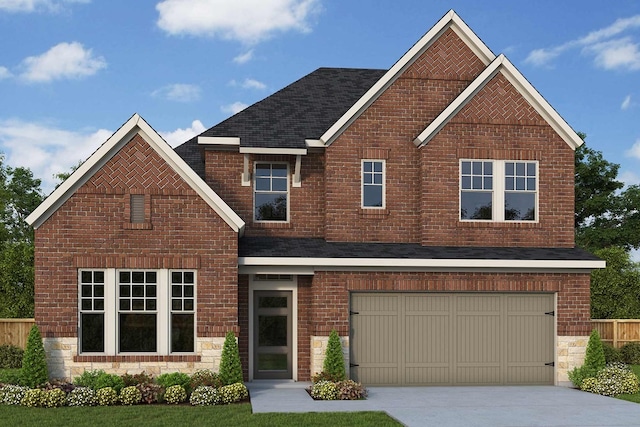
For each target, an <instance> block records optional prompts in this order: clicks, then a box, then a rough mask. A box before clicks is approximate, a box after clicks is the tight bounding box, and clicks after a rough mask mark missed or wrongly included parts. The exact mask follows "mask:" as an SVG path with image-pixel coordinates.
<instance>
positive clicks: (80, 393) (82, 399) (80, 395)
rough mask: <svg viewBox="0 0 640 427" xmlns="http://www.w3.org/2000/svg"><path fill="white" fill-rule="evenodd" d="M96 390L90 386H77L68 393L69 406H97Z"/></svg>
mask: <svg viewBox="0 0 640 427" xmlns="http://www.w3.org/2000/svg"><path fill="white" fill-rule="evenodd" d="M96 403H97V400H96V391H95V390H94V389H92V388H89V387H76V388H74V389H73V390H71V392H70V393H69V394H68V395H67V405H69V406H95V405H96Z"/></svg>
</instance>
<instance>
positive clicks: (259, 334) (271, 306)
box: [253, 291, 292, 379]
mask: <svg viewBox="0 0 640 427" xmlns="http://www.w3.org/2000/svg"><path fill="white" fill-rule="evenodd" d="M291 295H292V293H291V291H255V292H254V293H253V298H254V300H253V310H254V313H253V319H254V320H253V328H254V329H253V330H254V334H253V349H254V350H253V378H255V379H290V378H292V375H291V373H292V369H291V360H292V354H291V352H292V338H291V336H292V335H291V329H292V327H291Z"/></svg>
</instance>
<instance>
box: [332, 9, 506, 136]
mask: <svg viewBox="0 0 640 427" xmlns="http://www.w3.org/2000/svg"><path fill="white" fill-rule="evenodd" d="M449 28H452V29H453V31H455V33H456V34H458V36H460V38H461V39H462V40H463V41H464V42H465V43H466V44H467V45H468V46H469V48H470V49H471V50H472V51H473V52H474V53H475V54H476V55H478V57H479V58H480V60H481V61H482V62H483V63H484V64H485V65H488V64H489V63H490V62H491V61H493V60H494V58H495V55H494V54H493V52H491V50H490V49H489V48H488V47H487V45H485V44H484V42H483V41H482V40H480V38H479V37H478V36H477V35H476V34H475V33H474V32H473V31H472V30H471V28H469V26H468V25H467V24H465V22H464V21H463V20H462V19H461V18H460V17H459V16H458V15H457V14H456V13H455V12H454V11H453V10H450V11H449V12H447V14H445V15H444V16H443V17H442V19H440V20H439V21H438V22H437V23H436V24H435V25H434V26H433V27H432V28H431V29H430V30H429V31H427V33H426V34H425V35H424V36H422V38H421V39H420V40H418V42H416V43H415V44H414V45H413V46H412V47H411V49H409V50H408V51H407V53H405V54H404V55H403V56H402V57H401V58H400V59H399V60H398V61H397V62H396V63H395V64H394V65H393V66H392V67H391V68H390V69H389V71H387V72H386V73H385V74H384V76H382V77H381V78H380V80H378V81H377V82H376V83H375V84H374V85H373V86H372V87H371V88H370V89H369V90H368V91H367V92H366V93H365V94H364V95H363V96H362V97H361V98H360V99H359V100H358V101H357V102H356V103H355V104H354V105H352V106H351V108H349V110H347V112H346V113H344V114H343V115H342V117H340V119H338V121H337V122H335V123H334V124H333V125H332V126H331V127H330V128H329V129H328V130H327V131H326V132H325V133H324V134H323V135H322V136H321V137H320V141H322V142H323V144H325V145H326V146H328V145H331V143H332V142H333V141H334V140H335V139H336V138H337V137H338V136H339V135H340V134H341V133H342V132H343V131H344V130H345V129H346V128H347V127H348V126H349V125H350V124H351V123H352V122H353V121H354V120H355V119H356V118H358V116H360V114H362V113H363V112H364V111H365V110H366V109H367V108H368V107H369V106H370V105H371V104H372V103H373V102H374V101H375V100H376V99H378V97H379V96H380V95H381V94H382V93H383V92H384V91H385V90H387V88H388V87H389V86H391V84H393V82H395V81H396V79H397V78H398V77H399V76H400V75H401V74H402V73H403V72H404V71H405V70H406V69H407V68H408V67H409V66H410V65H411V64H413V62H414V61H415V60H416V59H417V58H419V57H420V55H422V53H424V51H426V50H427V49H428V48H429V47H430V46H431V45H432V44H433V43H434V42H435V41H436V40H437V39H438V38H439V37H440V36H441V35H442V34H443V33H444V32H445V31H446V30H447V29H449Z"/></svg>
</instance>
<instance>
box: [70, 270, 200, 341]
mask: <svg viewBox="0 0 640 427" xmlns="http://www.w3.org/2000/svg"><path fill="white" fill-rule="evenodd" d="M195 288H196V273H195V271H190V270H115V269H105V270H80V272H79V296H80V301H79V310H80V316H79V317H80V319H79V323H80V324H79V344H80V349H79V350H80V353H102V354H137V353H153V354H171V353H192V352H193V351H194V350H195V308H196V296H195V295H196V289H195Z"/></svg>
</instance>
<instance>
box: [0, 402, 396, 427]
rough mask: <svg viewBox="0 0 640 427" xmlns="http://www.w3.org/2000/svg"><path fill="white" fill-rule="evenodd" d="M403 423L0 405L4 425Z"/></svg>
mask: <svg viewBox="0 0 640 427" xmlns="http://www.w3.org/2000/svg"><path fill="white" fill-rule="evenodd" d="M205 424H206V425H224V426H240V425H241V426H301V425H304V426H336V425H339V426H372V425H375V426H400V425H401V424H400V423H398V422H397V421H395V420H394V419H393V418H391V417H389V416H388V415H387V414H385V413H384V412H312V413H302V414H282V413H277V414H252V413H251V405H250V404H249V403H242V404H238V405H223V406H204V407H192V406H187V405H182V406H169V405H136V406H112V407H93V408H87V407H72V408H70V407H63V408H50V409H47V408H27V407H24V406H0V425H1V426H5V425H6V426H9V425H11V426H16V427H18V426H38V427H48V426H69V425H72V426H74V427H82V426H100V425H104V426H132V425H135V426H136V427H143V426H167V427H169V426H172V427H173V426H176V425H205Z"/></svg>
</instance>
